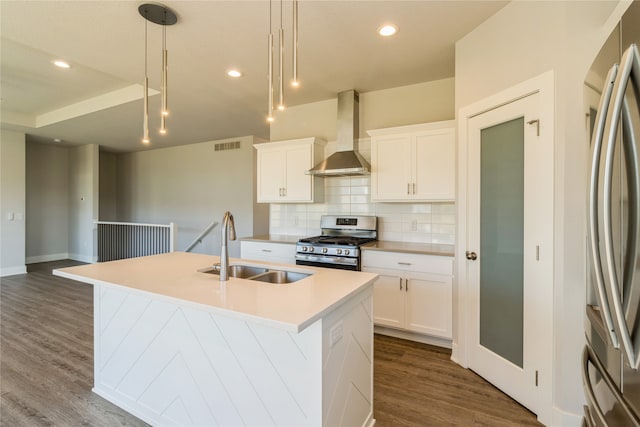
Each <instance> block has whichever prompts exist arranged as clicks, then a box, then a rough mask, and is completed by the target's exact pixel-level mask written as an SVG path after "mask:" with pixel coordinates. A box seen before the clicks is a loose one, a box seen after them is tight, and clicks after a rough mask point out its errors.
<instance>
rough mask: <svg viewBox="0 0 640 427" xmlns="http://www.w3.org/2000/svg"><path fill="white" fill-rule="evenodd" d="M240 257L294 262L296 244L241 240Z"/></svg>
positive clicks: (285, 262) (287, 262)
mask: <svg viewBox="0 0 640 427" xmlns="http://www.w3.org/2000/svg"><path fill="white" fill-rule="evenodd" d="M240 258H242V259H249V260H256V261H267V262H280V263H284V264H295V263H296V245H295V243H273V242H267V241H264V242H263V241H255V240H243V241H241V242H240Z"/></svg>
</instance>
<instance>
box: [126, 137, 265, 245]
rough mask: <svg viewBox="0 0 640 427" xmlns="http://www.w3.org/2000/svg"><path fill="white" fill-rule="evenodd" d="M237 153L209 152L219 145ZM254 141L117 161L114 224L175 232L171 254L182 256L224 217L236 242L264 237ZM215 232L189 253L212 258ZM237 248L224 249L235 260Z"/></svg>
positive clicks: (145, 153) (153, 152)
mask: <svg viewBox="0 0 640 427" xmlns="http://www.w3.org/2000/svg"><path fill="white" fill-rule="evenodd" d="M238 140H239V141H240V147H241V148H240V149H236V150H228V151H215V150H214V145H215V144H216V143H220V142H230V141H238ZM254 141H255V142H258V141H256V139H255V138H254V137H251V136H247V137H240V138H231V139H227V140H221V141H211V142H203V143H199V144H191V145H184V146H179V147H171V148H162V149H157V150H150V151H143V152H137V153H127V154H119V155H118V156H117V214H118V215H117V217H118V221H124V222H142V223H154V224H168V223H170V222H174V223H176V224H177V226H178V239H177V250H184V249H185V248H186V247H187V245H188V244H189V243H190V242H191V241H192V240H193V239H195V238H196V237H197V236H198V234H199V233H200V232H201V231H202V230H203V229H204V228H205V227H206V226H207V225H208V224H209V223H211V222H212V221H214V220H216V221H218V222H220V221H221V219H222V216H223V214H224V212H225V211H227V210H228V211H231V213H233V215H234V218H235V224H236V231H237V236H238V238H240V237H246V236H251V235H254V234H261V233H266V232H268V205H262V204H261V205H258V204H256V203H255V202H254V201H255V179H256V178H255V177H256V168H255V157H256V155H255V149H254V148H253V143H254ZM220 234H221V233H220V229H219V228H216V229H215V230H214V231H213V232H212V233H211V234H210V235H209V236H207V237H206V238H205V240H203V242H202V244H200V245H199V246H197V247H196V248H195V249H194V252H199V253H207V254H214V255H218V254H219V253H220ZM239 248H240V245H239V242H232V243H231V244H230V253H231V255H232V256H239V255H240V249H239Z"/></svg>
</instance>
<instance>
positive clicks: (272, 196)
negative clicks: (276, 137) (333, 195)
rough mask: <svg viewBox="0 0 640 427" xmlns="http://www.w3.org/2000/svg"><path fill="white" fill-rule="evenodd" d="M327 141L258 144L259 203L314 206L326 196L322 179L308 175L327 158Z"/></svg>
mask: <svg viewBox="0 0 640 427" xmlns="http://www.w3.org/2000/svg"><path fill="white" fill-rule="evenodd" d="M325 145H326V142H325V141H324V140H321V139H319V138H302V139H295V140H288V141H276V142H268V143H263V144H254V147H255V149H256V150H257V152H258V156H257V157H258V160H257V175H258V176H257V189H258V194H257V201H258V202H259V203H307V202H308V203H312V202H321V201H322V199H323V196H324V191H323V189H324V182H323V181H322V179H319V178H316V177H314V176H311V175H307V174H306V173H305V172H306V171H308V170H309V169H311V168H312V167H314V166H315V164H316V163H318V162H319V161H320V160H321V159H322V158H323V156H324V146H325Z"/></svg>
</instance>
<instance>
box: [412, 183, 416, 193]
mask: <svg viewBox="0 0 640 427" xmlns="http://www.w3.org/2000/svg"><path fill="white" fill-rule="evenodd" d="M413 194H416V183H415V182H414V183H413Z"/></svg>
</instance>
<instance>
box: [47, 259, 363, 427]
mask: <svg viewBox="0 0 640 427" xmlns="http://www.w3.org/2000/svg"><path fill="white" fill-rule="evenodd" d="M216 262H218V257H213V256H208V255H202V254H192V253H184V252H174V253H169V254H162V255H154V256H150V257H142V258H135V259H128V260H120V261H113V262H107V263H100V264H91V265H85V266H80V267H71V268H65V269H60V270H55V271H54V274H55V275H58V276H62V277H66V278H69V279H73V280H78V281H82V282H85V283H90V284H92V285H93V286H94V387H93V391H94V392H95V393H97V394H99V395H100V396H102V397H104V398H105V399H107V400H109V401H110V402H112V403H114V404H116V405H117V406H119V407H121V408H123V409H125V410H127V411H129V412H130V413H132V414H134V415H136V416H137V417H139V418H141V419H142V420H144V421H146V422H148V423H150V424H151V425H158V426H160V425H163V426H164V425H180V426H230V425H234V426H235V425H243V426H267V425H269V426H275V425H278V426H280V425H282V426H284V425H287V426H294V425H295V426H356V425H357V426H364V427H367V426H372V425H373V424H374V422H375V421H374V419H373V323H372V320H371V315H372V311H373V305H372V304H373V303H372V296H373V295H372V294H373V292H372V284H373V281H374V280H375V275H373V274H368V273H362V272H344V271H339V270H327V269H316V268H313V267H305V268H304V269H301V268H299V267H296V266H290V265H277V264H269V265H267V264H263V265H262V266H263V267H265V266H266V267H268V268H271V269H274V268H275V269H286V270H289V271H297V272H299V273H302V272H305V273H307V274H309V273H311V274H310V275H309V276H308V277H306V278H303V279H301V280H299V281H296V282H293V283H286V284H271V283H265V282H259V281H256V280H248V279H239V278H230V279H229V280H228V281H225V282H221V281H220V280H219V278H218V276H216V275H214V274H208V273H204V272H201V271H199V270H202V268H203V267H207V266H211V265H213V264H215V263H216ZM239 263H242V264H245V265H247V264H249V265H254V266H257V264H255V263H254V264H251V263H250V262H249V261H243V260H237V259H232V260H231V265H234V264H239Z"/></svg>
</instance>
